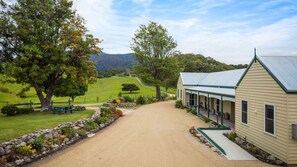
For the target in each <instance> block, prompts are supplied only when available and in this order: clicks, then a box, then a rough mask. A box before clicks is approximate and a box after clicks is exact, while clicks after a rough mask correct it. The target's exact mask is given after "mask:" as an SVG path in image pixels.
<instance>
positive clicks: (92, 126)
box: [84, 121, 97, 131]
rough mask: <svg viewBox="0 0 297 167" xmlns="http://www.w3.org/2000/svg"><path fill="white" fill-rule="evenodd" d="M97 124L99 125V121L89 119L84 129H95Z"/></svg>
mask: <svg viewBox="0 0 297 167" xmlns="http://www.w3.org/2000/svg"><path fill="white" fill-rule="evenodd" d="M96 126H97V123H96V122H94V121H88V122H87V123H86V126H85V128H84V129H85V130H86V131H90V130H93V129H95V128H96Z"/></svg>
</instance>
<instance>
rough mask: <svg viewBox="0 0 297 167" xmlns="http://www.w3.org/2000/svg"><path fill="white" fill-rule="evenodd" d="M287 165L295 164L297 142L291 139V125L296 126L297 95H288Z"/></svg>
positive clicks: (296, 162) (296, 159)
mask: <svg viewBox="0 0 297 167" xmlns="http://www.w3.org/2000/svg"><path fill="white" fill-rule="evenodd" d="M287 99H288V109H287V111H288V125H287V127H288V129H289V131H288V140H289V142H288V163H289V164H297V140H293V139H292V124H297V94H288V96H287Z"/></svg>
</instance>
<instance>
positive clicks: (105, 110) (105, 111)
mask: <svg viewBox="0 0 297 167" xmlns="http://www.w3.org/2000/svg"><path fill="white" fill-rule="evenodd" d="M100 117H107V118H111V117H112V111H111V110H110V108H101V113H100Z"/></svg>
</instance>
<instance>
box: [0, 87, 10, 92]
mask: <svg viewBox="0 0 297 167" xmlns="http://www.w3.org/2000/svg"><path fill="white" fill-rule="evenodd" d="M0 92H3V93H9V89H8V88H4V87H0Z"/></svg>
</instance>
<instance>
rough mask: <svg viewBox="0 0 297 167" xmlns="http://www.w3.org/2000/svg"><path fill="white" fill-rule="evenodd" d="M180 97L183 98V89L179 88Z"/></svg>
mask: <svg viewBox="0 0 297 167" xmlns="http://www.w3.org/2000/svg"><path fill="white" fill-rule="evenodd" d="M180 98H181V99H182V98H183V90H180Z"/></svg>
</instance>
